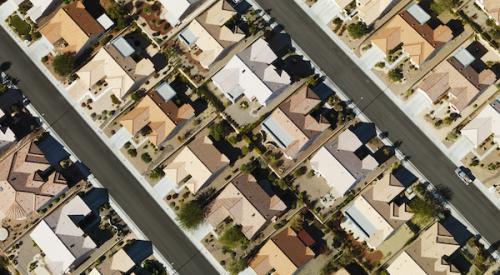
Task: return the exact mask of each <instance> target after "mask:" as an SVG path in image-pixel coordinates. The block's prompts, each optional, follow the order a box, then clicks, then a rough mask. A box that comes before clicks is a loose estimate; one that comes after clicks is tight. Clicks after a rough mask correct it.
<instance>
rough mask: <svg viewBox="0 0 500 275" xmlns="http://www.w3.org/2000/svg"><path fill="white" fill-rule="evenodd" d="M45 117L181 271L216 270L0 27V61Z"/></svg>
mask: <svg viewBox="0 0 500 275" xmlns="http://www.w3.org/2000/svg"><path fill="white" fill-rule="evenodd" d="M6 61H9V62H11V63H12V66H11V67H10V69H9V70H8V73H9V74H10V75H11V76H13V77H15V78H17V79H19V80H20V82H19V85H18V86H19V88H20V89H21V90H22V91H23V92H24V94H25V95H26V96H27V97H28V98H29V99H30V101H31V102H32V104H33V105H34V107H35V108H36V109H37V110H38V111H39V112H40V113H42V114H44V117H45V119H46V120H47V122H48V123H49V124H50V125H51V126H52V128H53V129H54V130H55V131H56V132H57V133H58V134H59V135H60V136H61V138H62V139H63V140H64V142H65V143H66V144H67V145H68V146H69V147H70V148H71V150H72V151H73V152H74V153H75V154H76V155H77V157H78V158H79V159H80V160H82V161H83V162H84V163H85V164H86V165H87V166H88V167H89V168H90V169H91V171H92V173H93V174H94V175H95V176H96V178H97V179H98V180H99V181H100V182H101V183H102V185H103V186H104V187H106V188H107V189H109V192H110V194H111V195H112V196H113V198H114V199H115V200H116V202H117V203H118V204H119V205H120V206H121V207H122V208H123V210H124V211H125V212H126V213H127V214H128V216H129V217H130V218H131V219H132V220H133V221H134V222H135V224H136V225H137V226H138V227H139V228H140V229H141V231H142V232H143V233H144V234H145V235H146V236H147V237H148V238H149V239H150V240H151V241H152V242H153V244H154V245H155V246H156V248H157V249H158V250H159V251H160V253H162V254H163V256H165V258H166V259H167V260H168V261H170V262H171V263H173V267H174V268H175V269H176V270H177V271H178V272H179V273H180V274H218V272H217V271H216V270H215V269H214V268H213V267H212V265H211V264H210V263H209V262H208V261H207V259H206V258H205V257H204V256H203V255H202V254H200V253H199V251H198V249H197V248H196V247H195V246H194V245H193V244H192V243H191V241H190V240H189V239H188V238H187V237H186V236H185V235H184V233H183V232H182V231H181V230H180V229H179V228H178V227H177V225H176V224H175V223H174V222H173V221H172V220H171V219H170V217H169V216H168V215H167V214H166V213H165V212H164V211H163V210H162V209H161V208H160V206H159V205H158V204H157V203H156V202H155V201H154V200H153V199H152V198H151V196H150V195H149V194H148V193H147V192H146V190H145V189H144V188H143V187H142V186H141V184H140V183H139V182H138V181H137V180H136V179H135V178H134V176H133V175H132V174H131V173H130V172H129V171H128V170H127V168H126V167H125V166H124V165H123V164H122V163H121V161H120V160H119V159H118V158H116V157H115V155H114V154H113V153H112V152H111V151H110V149H109V148H108V147H107V146H106V144H104V143H103V142H102V141H101V140H100V138H99V137H98V136H97V135H96V134H95V133H94V131H93V130H92V129H91V128H90V127H89V126H88V125H87V123H86V122H85V121H84V120H83V119H82V118H81V117H80V115H79V114H78V113H77V112H76V111H75V110H74V109H73V108H72V107H71V105H70V104H69V103H68V102H67V101H66V99H65V98H64V97H63V96H62V95H60V94H59V92H58V90H57V89H56V88H55V87H54V86H53V85H52V84H51V83H50V81H49V80H48V79H47V78H46V77H45V76H44V75H43V74H42V73H41V72H40V71H39V70H38V68H37V67H36V66H35V65H34V64H33V63H32V62H31V60H30V59H29V58H28V57H27V56H26V55H25V54H24V52H23V51H22V50H21V49H20V48H19V47H18V46H17V44H16V43H15V42H14V41H13V40H12V39H11V38H10V36H9V35H8V34H7V33H6V32H5V31H4V30H3V28H0V63H3V62H6Z"/></svg>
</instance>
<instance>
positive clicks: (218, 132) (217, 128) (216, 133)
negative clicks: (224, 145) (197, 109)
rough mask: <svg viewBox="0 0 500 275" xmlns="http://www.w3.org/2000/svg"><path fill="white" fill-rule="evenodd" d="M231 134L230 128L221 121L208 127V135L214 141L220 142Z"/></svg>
mask: <svg viewBox="0 0 500 275" xmlns="http://www.w3.org/2000/svg"><path fill="white" fill-rule="evenodd" d="M231 132H232V128H231V126H230V125H229V124H228V123H227V122H226V121H225V120H222V121H221V122H219V123H214V124H212V126H210V135H211V136H212V137H213V138H214V139H215V140H216V141H220V140H222V139H224V138H225V137H226V136H228V135H229V134H230V133H231Z"/></svg>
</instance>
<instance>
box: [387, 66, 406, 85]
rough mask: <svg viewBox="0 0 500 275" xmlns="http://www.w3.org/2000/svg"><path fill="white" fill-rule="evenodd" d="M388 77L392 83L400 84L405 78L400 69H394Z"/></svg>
mask: <svg viewBox="0 0 500 275" xmlns="http://www.w3.org/2000/svg"><path fill="white" fill-rule="evenodd" d="M387 76H388V77H389V80H390V81H392V82H400V81H401V80H403V78H404V75H403V70H401V69H400V68H394V69H392V70H390V71H389V73H387Z"/></svg>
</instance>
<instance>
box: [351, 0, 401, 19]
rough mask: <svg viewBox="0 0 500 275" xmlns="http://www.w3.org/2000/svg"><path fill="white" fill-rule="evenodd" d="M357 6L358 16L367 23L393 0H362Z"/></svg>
mask: <svg viewBox="0 0 500 275" xmlns="http://www.w3.org/2000/svg"><path fill="white" fill-rule="evenodd" d="M359 2H361V6H359V7H358V16H359V18H361V20H362V21H363V22H365V23H366V24H367V25H370V24H372V23H373V22H375V20H377V19H378V18H379V17H380V16H381V15H382V14H383V13H384V12H385V11H386V9H387V8H388V7H389V5H390V4H391V3H392V2H393V0H364V1H359Z"/></svg>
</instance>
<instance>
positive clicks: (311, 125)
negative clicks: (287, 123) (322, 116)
mask: <svg viewBox="0 0 500 275" xmlns="http://www.w3.org/2000/svg"><path fill="white" fill-rule="evenodd" d="M320 103H321V100H320V98H319V96H318V95H317V94H316V93H315V92H314V91H313V90H311V88H310V87H309V86H308V85H307V84H304V85H302V86H301V87H300V88H299V89H298V90H297V91H296V92H295V93H294V94H293V95H292V96H290V98H288V99H287V100H285V101H284V102H282V103H281V104H280V105H279V108H280V109H281V111H282V112H283V113H285V115H286V116H287V117H288V118H289V119H290V120H291V121H292V122H293V123H294V124H295V126H297V127H298V128H299V129H300V130H301V131H302V132H303V133H304V135H306V136H307V137H308V138H312V137H313V136H315V135H317V134H318V133H321V132H323V131H324V130H325V129H327V128H328V127H329V126H330V124H329V123H327V122H324V121H318V120H316V119H315V118H314V117H312V116H311V115H310V114H309V113H310V112H311V111H312V110H313V109H314V107H316V106H317V105H318V104H320Z"/></svg>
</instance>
